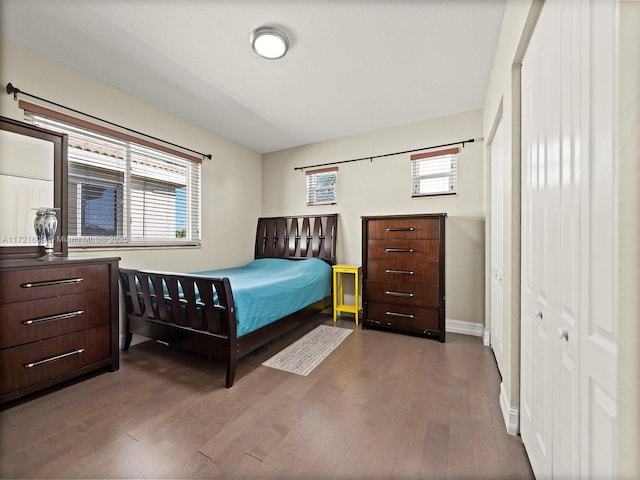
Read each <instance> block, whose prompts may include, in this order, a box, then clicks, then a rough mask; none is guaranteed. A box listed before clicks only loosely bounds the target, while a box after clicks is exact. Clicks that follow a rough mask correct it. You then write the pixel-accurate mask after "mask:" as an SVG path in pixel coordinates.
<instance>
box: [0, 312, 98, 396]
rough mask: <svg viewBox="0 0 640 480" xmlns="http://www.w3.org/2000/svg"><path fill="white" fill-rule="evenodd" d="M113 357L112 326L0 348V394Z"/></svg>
mask: <svg viewBox="0 0 640 480" xmlns="http://www.w3.org/2000/svg"><path fill="white" fill-rule="evenodd" d="M109 356H110V333H109V325H108V324H105V325H101V326H98V327H94V328H90V329H87V330H82V331H80V332H74V333H70V334H67V335H62V336H60V337H55V338H50V339H48V340H43V341H40V342H35V343H31V344H27V345H22V346H19V347H12V348H5V349H3V350H0V372H1V373H2V375H1V376H0V394H2V393H6V392H10V391H13V390H18V389H20V388H23V387H26V386H28V385H32V384H35V383H38V382H41V381H44V380H48V379H51V378H54V377H56V376H59V375H62V374H64V373H66V372H69V371H72V370H76V369H78V368H81V367H84V366H87V365H91V364H92V363H96V362H99V361H100V360H105V359H108V358H109Z"/></svg>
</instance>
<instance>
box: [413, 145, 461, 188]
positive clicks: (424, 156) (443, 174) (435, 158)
mask: <svg viewBox="0 0 640 480" xmlns="http://www.w3.org/2000/svg"><path fill="white" fill-rule="evenodd" d="M459 153H460V148H449V149H446V150H438V151H434V152H426V153H418V154H414V155H411V197H412V198H420V197H435V196H441V195H457V194H458V154H459ZM446 157H449V161H450V165H449V168H448V171H447V170H446V169H438V168H436V167H437V165H436V164H437V162H441V161H442V159H444V158H446ZM413 162H418V163H413ZM429 163H431V164H433V165H431V167H432V168H434V170H433V172H431V173H427V174H422V175H419V174H418V170H419V168H420V166H422V165H428V164H429ZM445 178H448V179H449V186H450V188H449V189H448V190H439V191H431V192H423V191H422V190H421V188H420V181H421V180H431V179H434V180H437V179H445ZM452 180H453V181H452ZM452 183H453V187H451V184H452Z"/></svg>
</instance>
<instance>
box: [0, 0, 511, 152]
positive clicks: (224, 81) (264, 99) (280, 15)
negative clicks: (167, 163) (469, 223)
mask: <svg viewBox="0 0 640 480" xmlns="http://www.w3.org/2000/svg"><path fill="white" fill-rule="evenodd" d="M504 6H505V2H504V0H421V1H420V0H386V1H383V0H342V1H341V0H298V1H294V0H235V1H234V0H49V1H45V0H0V8H1V9H0V14H1V15H0V22H1V23H0V32H1V35H2V37H4V38H7V39H9V40H11V41H13V42H15V43H17V44H20V45H23V46H25V47H28V48H31V49H33V50H35V51H37V52H40V53H43V54H45V55H47V56H49V57H51V58H53V59H55V60H57V61H59V62H61V63H63V64H66V65H69V66H71V67H73V68H75V69H77V70H80V71H82V72H84V73H86V74H88V75H91V76H93V77H95V78H98V79H100V80H101V81H103V82H105V83H107V84H110V85H113V86H115V87H117V88H120V89H121V90H123V91H125V92H127V93H129V94H132V95H134V96H136V97H139V98H142V99H144V100H146V101H148V102H150V103H152V104H155V105H157V106H159V107H162V108H164V109H165V110H168V111H170V112H172V113H174V114H176V115H178V116H180V117H182V118H186V119H189V120H190V121H192V122H193V123H196V124H198V125H200V126H202V127H204V128H206V129H208V130H210V131H213V132H216V133H219V134H221V135H224V136H226V137H228V138H230V139H232V140H234V141H235V142H237V143H239V144H241V145H245V146H247V147H249V148H251V149H252V150H254V151H256V152H259V153H266V152H270V151H275V150H281V149H284V148H289V147H294V146H299V145H305V144H309V143H313V142H318V141H322V140H328V139H332V138H338V137H343V136H347V135H352V134H357V133H361V132H367V131H373V130H378V129H382V128H387V127H391V126H396V125H401V124H406V123H411V122H415V121H419V120H424V119H428V118H435V117H440V116H444V115H449V114H454V113H459V112H465V111H469V110H473V109H477V108H481V107H482V104H483V101H484V95H485V91H486V88H487V84H488V80H489V75H490V72H491V66H492V62H493V57H494V53H495V48H496V44H497V41H498V34H499V31H500V24H501V21H502V16H503V12H504ZM264 25H271V26H277V27H280V28H281V29H282V30H283V31H284V32H285V33H286V34H287V35H288V37H289V40H290V50H289V53H288V54H287V55H286V56H285V57H284V58H282V59H280V60H265V59H262V58H260V57H258V56H256V55H255V54H254V53H253V51H252V50H251V48H250V46H249V35H250V34H251V32H252V30H253V29H255V28H256V27H259V26H264ZM16 86H17V87H19V88H23V89H24V90H25V91H28V92H29V90H28V89H27V88H25V87H24V86H21V85H19V84H17V83H16ZM29 93H33V94H34V95H38V92H29ZM52 100H55V99H52ZM89 113H90V112H89Z"/></svg>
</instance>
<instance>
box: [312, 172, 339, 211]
mask: <svg viewBox="0 0 640 480" xmlns="http://www.w3.org/2000/svg"><path fill="white" fill-rule="evenodd" d="M305 173H306V177H307V205H331V204H335V203H336V202H337V200H338V167H331V168H323V169H319V170H307V172H305Z"/></svg>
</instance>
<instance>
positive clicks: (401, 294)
mask: <svg viewBox="0 0 640 480" xmlns="http://www.w3.org/2000/svg"><path fill="white" fill-rule="evenodd" d="M384 293H385V295H389V296H390V297H404V298H411V297H413V293H406V292H394V291H391V290H386V291H385V292H384Z"/></svg>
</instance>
